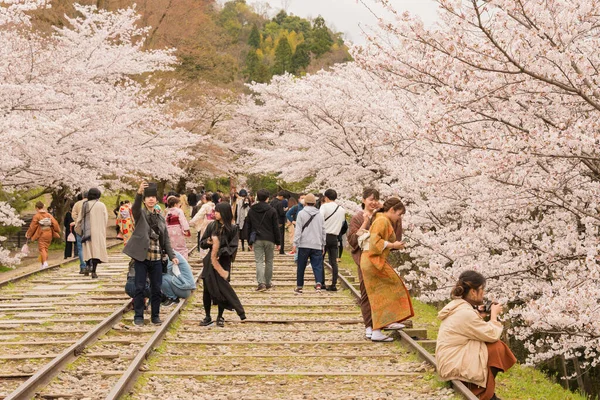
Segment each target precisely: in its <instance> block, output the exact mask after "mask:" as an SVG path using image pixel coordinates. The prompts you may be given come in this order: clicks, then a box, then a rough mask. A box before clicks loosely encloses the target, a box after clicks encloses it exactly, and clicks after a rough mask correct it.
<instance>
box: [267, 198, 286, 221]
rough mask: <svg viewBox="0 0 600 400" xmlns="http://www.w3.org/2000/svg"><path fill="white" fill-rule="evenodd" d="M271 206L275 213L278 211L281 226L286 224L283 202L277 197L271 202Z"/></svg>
mask: <svg viewBox="0 0 600 400" xmlns="http://www.w3.org/2000/svg"><path fill="white" fill-rule="evenodd" d="M269 205H270V206H271V207H273V208H274V209H275V211H277V221H278V222H279V225H283V224H285V207H284V204H283V201H282V200H279V199H278V198H277V197H275V198H274V199H273V200H271V203H269Z"/></svg>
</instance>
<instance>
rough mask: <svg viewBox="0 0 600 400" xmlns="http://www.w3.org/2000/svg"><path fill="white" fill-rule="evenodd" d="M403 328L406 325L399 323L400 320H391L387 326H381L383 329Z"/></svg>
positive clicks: (395, 329)
mask: <svg viewBox="0 0 600 400" xmlns="http://www.w3.org/2000/svg"><path fill="white" fill-rule="evenodd" d="M404 328H406V325H404V324H401V323H400V322H392V323H391V324H389V325H388V326H384V327H383V329H387V330H388V331H399V330H401V329H404Z"/></svg>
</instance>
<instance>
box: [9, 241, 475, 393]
mask: <svg viewBox="0 0 600 400" xmlns="http://www.w3.org/2000/svg"><path fill="white" fill-rule="evenodd" d="M127 261H128V260H127V259H126V257H125V256H122V255H120V254H118V255H117V254H111V260H110V263H108V264H103V265H102V266H101V267H102V268H100V272H99V275H100V278H99V280H97V281H93V282H90V281H89V279H84V278H83V277H82V276H81V275H78V274H77V273H76V272H75V273H68V274H66V275H65V274H64V271H63V270H62V269H57V270H51V271H46V272H44V273H43V274H40V275H35V276H33V277H30V278H29V279H25V280H23V279H21V280H20V282H18V283H15V284H12V285H10V286H8V287H5V288H4V289H3V290H2V291H1V292H0V347H2V348H6V349H7V351H5V352H3V353H2V355H1V356H0V398H6V399H30V398H36V399H102V398H105V399H118V398H122V397H123V396H124V395H127V398H131V399H159V398H160V399H162V398H170V399H171V398H172V399H190V398H194V399H232V398H241V399H254V398H256V399H258V398H261V399H264V398H290V399H294V398H301V399H311V398H315V399H316V398H319V399H328V398H332V399H333V398H335V399H344V398H349V399H350V398H352V399H375V398H376V399H379V398H406V399H452V398H460V397H457V395H456V393H461V394H463V395H464V397H466V398H468V399H473V396H472V395H471V394H470V392H469V391H468V390H467V389H466V388H465V387H464V386H462V388H461V384H460V382H457V384H455V387H454V389H455V390H456V392H453V391H452V390H450V389H449V388H444V387H440V386H439V385H436V384H435V383H434V382H435V379H433V378H434V374H435V372H434V367H433V365H434V364H432V363H435V360H434V359H433V358H432V357H431V355H429V353H427V351H426V350H424V349H423V348H422V347H421V346H420V345H419V344H418V343H417V342H415V341H414V340H413V339H412V337H415V336H418V337H421V338H423V337H426V331H423V330H419V329H407V330H405V331H404V332H399V333H398V334H397V337H398V338H399V339H400V341H398V342H396V343H392V344H390V343H372V342H371V341H368V340H365V339H364V337H363V333H364V329H363V326H362V321H361V317H360V311H359V309H358V307H357V306H356V302H355V298H356V296H357V295H358V292H357V291H356V288H355V287H354V284H355V283H354V282H352V277H344V276H341V277H340V283H341V286H340V289H342V286H343V287H344V288H345V290H340V291H338V292H325V291H322V292H320V293H317V292H316V291H314V290H312V289H311V284H310V282H312V281H313V279H312V271H310V270H307V273H306V286H305V293H304V294H303V295H296V294H294V293H293V288H294V287H295V265H294V263H293V259H292V257H289V256H279V255H277V256H276V257H275V265H276V267H275V276H274V285H275V286H274V288H273V289H271V290H269V291H267V292H262V293H261V292H256V291H255V287H256V285H255V265H254V258H253V254H252V253H249V252H240V253H239V254H238V258H237V260H236V263H235V264H234V266H233V271H232V285H233V286H234V287H235V288H236V290H237V292H238V295H239V296H240V298H241V300H242V303H243V304H244V306H245V308H246V313H247V315H248V320H246V321H245V322H243V323H242V322H241V321H239V319H238V317H237V315H235V313H233V312H226V315H225V318H226V325H225V328H218V327H216V326H213V327H210V328H205V327H200V326H198V322H199V321H200V320H201V319H202V318H203V317H204V311H203V308H202V294H201V290H200V291H197V292H195V293H194V295H193V296H192V297H191V298H190V299H188V301H187V302H181V303H179V304H178V305H177V306H176V307H172V308H169V309H166V310H165V308H161V318H162V319H163V321H164V323H163V325H162V326H161V327H158V328H156V327H154V326H151V325H150V326H149V325H146V326H145V327H143V328H140V327H135V326H133V324H132V311H131V307H130V299H129V298H128V297H127V296H126V295H125V293H124V290H123V286H124V277H125V274H126V270H127ZM190 263H191V265H192V267H193V269H194V273H195V274H196V276H198V274H199V271H200V258H199V256H198V255H197V254H194V255H193V256H191V257H190ZM73 270H76V269H75V268H73ZM49 282H51V284H49ZM51 286H52V287H51ZM58 286H60V288H59V287H58ZM215 315H216V313H215ZM161 341H162V343H161ZM153 350H156V351H155V352H154V353H152V352H153ZM415 352H417V353H419V354H420V356H421V357H422V359H418V358H417V357H415V356H414V353H415ZM150 354H152V356H151V357H150V359H148V360H147V357H148V356H149V355H150ZM423 360H424V361H423ZM136 380H137V384H136V385H135V386H134V384H135V382H136Z"/></svg>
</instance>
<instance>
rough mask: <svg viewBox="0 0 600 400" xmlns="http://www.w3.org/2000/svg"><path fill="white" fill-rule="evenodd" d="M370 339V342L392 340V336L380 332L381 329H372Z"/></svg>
mask: <svg viewBox="0 0 600 400" xmlns="http://www.w3.org/2000/svg"><path fill="white" fill-rule="evenodd" d="M371 341H372V342H393V341H394V338H393V337H389V336H386V335H384V334H383V333H381V330H379V329H374V330H373V333H371Z"/></svg>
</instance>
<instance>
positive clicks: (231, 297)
mask: <svg viewBox="0 0 600 400" xmlns="http://www.w3.org/2000/svg"><path fill="white" fill-rule="evenodd" d="M238 241H239V234H238V228H237V226H236V225H235V224H234V223H233V213H232V211H231V205H230V204H229V203H227V202H221V203H218V204H217V205H216V206H215V221H213V222H212V223H210V225H208V226H207V227H206V231H205V232H204V235H202V239H201V240H200V246H202V248H204V249H209V252H208V254H207V255H206V256H205V257H204V260H203V261H202V262H203V266H204V268H203V269H202V275H201V278H202V286H203V297H202V301H203V303H204V312H205V317H204V319H203V320H202V321H201V322H200V326H211V325H212V324H213V320H212V317H211V315H210V309H211V306H212V304H213V303H214V304H216V305H217V306H218V310H219V314H218V315H217V326H219V327H223V326H225V319H224V318H223V312H224V311H225V310H235V311H236V312H237V314H238V315H239V317H240V319H241V320H242V321H243V320H245V319H246V313H245V311H244V307H243V306H242V303H241V302H240V299H239V298H238V296H237V294H236V293H235V291H234V290H233V287H232V286H231V285H230V284H229V279H230V275H231V274H230V272H231V263H232V260H233V258H234V257H235V254H236V252H237V248H238Z"/></svg>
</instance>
